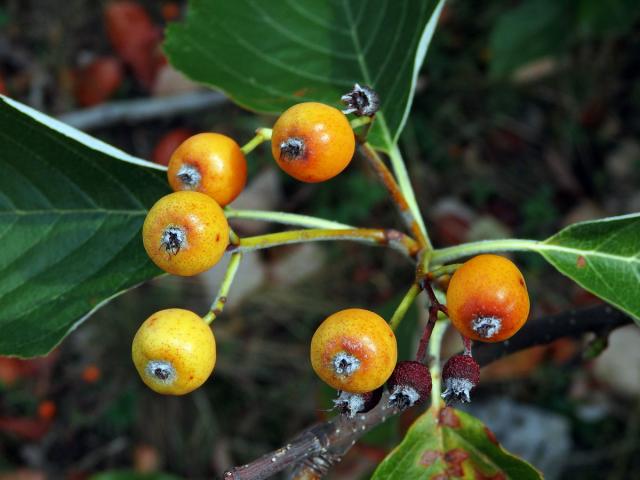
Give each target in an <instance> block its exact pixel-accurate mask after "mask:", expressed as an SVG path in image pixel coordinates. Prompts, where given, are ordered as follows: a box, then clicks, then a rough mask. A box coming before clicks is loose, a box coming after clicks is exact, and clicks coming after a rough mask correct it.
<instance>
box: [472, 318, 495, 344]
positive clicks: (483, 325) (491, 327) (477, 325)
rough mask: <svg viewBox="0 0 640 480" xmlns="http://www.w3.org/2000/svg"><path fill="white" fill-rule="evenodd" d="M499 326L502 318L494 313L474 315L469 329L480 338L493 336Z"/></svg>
mask: <svg viewBox="0 0 640 480" xmlns="http://www.w3.org/2000/svg"><path fill="white" fill-rule="evenodd" d="M501 328H502V319H500V317H496V316H495V315H491V316H489V315H488V316H481V317H475V318H474V319H473V320H471V329H472V330H473V331H474V332H476V333H477V334H478V335H480V336H481V337H482V338H487V339H489V338H493V337H494V336H496V335H497V334H498V332H500V329H501Z"/></svg>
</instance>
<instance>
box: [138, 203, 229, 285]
mask: <svg viewBox="0 0 640 480" xmlns="http://www.w3.org/2000/svg"><path fill="white" fill-rule="evenodd" d="M142 240H143V243H144V248H145V250H146V251H147V254H148V255H149V258H151V260H152V261H153V262H154V263H155V264H156V265H157V266H158V267H160V268H161V269H162V270H164V271H165V272H169V273H172V274H174V275H183V276H190V275H197V274H198V273H201V272H204V271H205V270H208V269H210V268H211V267H213V266H214V265H215V264H216V263H217V262H218V261H219V260H220V258H222V255H224V252H225V250H226V248H227V245H228V244H229V224H228V223H227V219H226V218H225V216H224V212H223V211H222V208H220V206H219V205H218V204H217V203H216V201H215V200H214V199H212V198H211V197H208V196H207V195H205V194H203V193H199V192H175V193H170V194H169V195H166V196H164V197H162V198H161V199H160V200H158V201H157V202H156V204H155V205H154V206H153V207H151V210H149V213H148V214H147V218H146V219H145V221H144V225H143V226H142Z"/></svg>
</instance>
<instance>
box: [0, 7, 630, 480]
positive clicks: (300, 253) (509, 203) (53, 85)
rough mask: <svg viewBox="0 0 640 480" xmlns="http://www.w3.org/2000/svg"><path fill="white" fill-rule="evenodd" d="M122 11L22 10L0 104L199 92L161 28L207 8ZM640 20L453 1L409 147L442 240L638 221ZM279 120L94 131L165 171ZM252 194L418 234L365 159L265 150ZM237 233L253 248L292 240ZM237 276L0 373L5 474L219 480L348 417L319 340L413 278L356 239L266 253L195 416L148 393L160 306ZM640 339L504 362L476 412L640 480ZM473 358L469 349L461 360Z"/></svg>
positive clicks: (238, 293)
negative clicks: (288, 156)
mask: <svg viewBox="0 0 640 480" xmlns="http://www.w3.org/2000/svg"><path fill="white" fill-rule="evenodd" d="M112 3H113V2H107V1H103V0H101V1H90V0H67V1H66V2H64V8H61V2H58V1H55V0H29V1H23V0H5V1H4V2H2V3H1V4H0V28H1V32H0V89H1V90H2V92H4V93H6V94H8V95H9V96H11V97H13V98H16V99H18V100H20V101H23V102H25V103H28V104H29V105H31V106H34V107H35V108H38V109H41V110H43V111H45V112H47V113H49V114H51V115H54V116H57V115H63V114H65V113H68V112H70V111H73V110H77V109H81V108H87V107H92V106H99V105H101V104H104V103H107V104H108V103H110V102H114V101H120V100H128V99H140V98H143V99H144V98H146V99H149V101H152V100H153V99H157V98H160V97H162V96H166V95H176V94H180V93H183V92H189V91H193V90H196V89H197V88H198V87H197V86H196V85H193V84H191V83H190V82H189V81H187V80H186V79H184V78H182V77H181V76H180V75H179V74H178V73H177V72H175V71H173V70H172V69H171V67H170V66H168V65H166V62H164V60H163V56H162V54H161V50H160V42H161V39H162V35H161V32H162V28H163V26H164V25H165V24H166V23H167V22H168V21H173V20H178V19H179V18H180V17H181V16H182V15H183V13H184V9H185V8H186V2H182V1H180V2H173V1H160V2H157V1H151V0H146V1H139V2H131V3H134V7H136V10H135V11H136V12H137V13H136V14H135V15H133V16H131V15H129V16H127V18H126V19H122V18H121V19H118V18H117V16H116V17H114V15H113V10H111V9H110V7H111V5H112ZM639 17H640V4H638V2H636V1H634V0H610V1H607V2H603V1H601V0H575V1H566V2H565V1H555V0H520V1H516V0H514V1H506V2H505V1H504V0H488V1H483V2H480V1H462V0H450V1H449V2H448V3H447V5H446V7H445V9H444V11H443V13H442V17H441V19H440V24H439V26H438V30H437V32H436V35H435V39H434V41H433V44H432V47H431V49H430V51H429V53H428V55H427V60H426V64H425V66H424V68H423V70H422V72H421V75H420V77H419V81H418V87H417V92H416V98H415V104H414V108H413V111H412V114H411V117H410V119H409V121H408V123H407V127H406V129H405V131H404V133H403V135H402V138H401V148H402V150H403V152H404V153H405V158H406V159H407V162H408V165H409V169H410V171H411V174H412V178H413V183H414V187H415V189H416V193H417V197H418V200H419V202H420V204H421V205H422V207H423V210H424V213H425V215H426V219H427V223H428V225H429V228H430V232H431V235H432V237H433V239H434V242H435V243H436V244H437V245H438V246H445V245H452V244H456V243H460V242H464V241H469V240H478V239H484V238H496V237H504V236H518V237H530V238H544V237H546V236H547V235H549V234H551V233H553V232H555V231H556V230H557V229H559V228H560V227H562V226H564V225H567V224H570V223H573V222H576V221H579V220H586V219H591V218H598V217H602V216H605V215H615V214H622V213H628V212H634V211H638V210H640V189H639V188H638V186H639V185H640V182H639V179H640V143H639V133H640V120H639V119H640V82H638V74H639V72H640V24H639ZM123 45H124V46H129V47H128V48H125V47H123ZM131 45H135V46H136V48H132V47H131ZM358 80H359V79H354V81H358ZM272 120H273V119H271V118H267V117H262V116H256V115H253V114H251V113H248V112H244V111H242V110H240V109H238V108H237V107H235V106H233V105H232V104H230V103H228V102H227V103H222V104H220V105H219V106H216V107H213V108H209V109H207V110H204V111H198V112H196V113H192V112H183V113H179V114H176V115H173V116H171V117H162V118H154V119H150V120H148V121H144V122H124V123H121V124H117V125H108V126H104V127H98V128H95V129H93V130H92V131H91V133H92V134H93V135H96V136H98V137H99V138H101V139H103V140H105V141H107V142H110V143H112V144H114V145H116V146H118V147H120V148H122V149H124V150H126V151H127V152H130V153H132V154H134V155H137V156H140V157H143V158H149V159H153V160H155V161H158V162H162V161H166V159H167V156H168V154H170V152H171V151H172V149H173V148H175V146H176V145H177V143H179V141H181V140H180V139H184V137H185V135H189V134H190V133H195V132H198V131H202V130H214V131H219V132H223V133H227V134H230V135H232V136H233V137H235V138H237V139H238V141H239V142H240V143H243V142H244V141H246V140H248V139H249V138H250V137H251V136H252V132H253V130H254V129H255V128H257V127H259V126H266V125H269V124H270V123H271V122H272ZM250 178H251V183H250V186H249V188H248V189H247V191H246V192H245V193H243V195H242V196H241V197H240V199H239V200H238V201H237V202H236V203H235V204H234V206H236V207H237V208H269V209H282V210H287V211H294V212H301V213H311V214H316V215H320V216H325V217H328V218H333V219H335V220H339V221H342V222H348V223H353V224H358V225H369V226H387V227H395V228H400V227H401V224H400V223H399V222H398V220H397V218H396V216H395V212H394V211H393V208H392V207H391V205H390V203H389V202H388V201H387V200H386V198H385V193H384V191H383V189H382V188H381V187H379V186H378V184H377V183H376V181H375V178H374V176H373V175H372V173H371V172H370V171H368V170H367V168H366V166H365V164H364V162H362V161H360V160H356V161H354V162H353V164H352V165H351V166H350V167H349V169H348V170H347V171H346V172H345V174H343V175H341V176H339V177H338V178H336V179H334V180H331V181H330V182H328V183H326V184H322V185H307V184H304V185H303V184H300V183H298V182H295V181H293V180H291V179H290V178H287V177H285V176H284V175H282V174H281V173H280V172H279V171H278V170H277V169H276V168H275V167H274V165H273V161H272V159H271V158H270V152H269V149H268V148H265V147H261V148H259V149H258V150H257V152H256V153H254V154H252V156H251V157H250ZM234 227H235V228H236V229H237V230H238V232H240V233H241V234H256V233H259V232H264V231H273V230H274V228H275V227H271V226H265V225H261V224H257V223H251V222H236V223H234ZM518 260H519V262H520V263H522V264H523V265H524V267H525V269H526V277H527V282H528V285H529V288H530V292H531V296H532V300H533V311H532V316H534V317H536V316H540V315H545V314H549V313H554V312H558V311H562V310H565V309H568V308H577V307H580V306H584V305H588V304H591V303H593V302H596V299H595V298H593V297H592V296H591V295H589V294H587V293H586V292H584V291H582V290H581V289H580V288H578V287H577V286H575V285H573V284H572V283H570V282H569V281H568V280H566V279H564V278H562V277H561V276H560V275H559V274H557V273H553V272H552V270H551V269H550V268H549V267H548V266H546V264H545V263H544V262H543V261H542V260H541V259H540V258H538V257H536V256H533V255H532V256H522V257H519V258H518ZM222 270H223V266H220V267H217V268H215V269H214V270H213V271H212V272H210V273H207V274H204V275H201V276H199V277H197V278H187V279H185V278H170V277H163V278H160V279H158V280H156V281H153V282H150V283H149V284H146V285H143V286H141V287H140V288H138V289H136V290H134V291H132V292H130V293H128V294H126V295H124V296H122V297H120V298H119V299H118V300H116V301H115V302H113V303H112V304H110V305H109V306H107V307H106V308H104V309H102V310H101V311H99V312H98V313H97V314H96V315H95V317H94V318H92V319H91V320H90V321H88V322H87V323H85V324H84V325H83V326H82V327H81V328H80V329H78V330H77V331H76V332H75V333H73V334H72V335H71V336H70V337H69V338H68V339H67V340H66V341H65V342H64V343H63V344H62V345H61V346H60V347H59V348H57V349H56V350H55V351H54V352H53V353H52V354H51V355H49V356H48V357H46V358H42V359H36V360H30V361H20V360H16V359H8V358H0V479H3V480H6V479H16V478H25V479H42V478H67V479H84V478H92V476H94V475H95V474H97V473H99V472H105V471H107V472H109V471H121V472H125V473H120V474H116V473H109V474H107V475H106V476H105V475H104V474H103V475H102V476H99V477H93V478H100V479H101V480H106V479H125V478H126V479H129V478H131V479H133V478H149V479H151V478H154V479H155V478H157V479H168V478H171V477H168V476H162V475H159V474H155V473H153V472H171V474H172V475H176V476H179V477H188V478H205V477H207V478H210V477H212V476H214V475H219V474H220V473H221V472H222V471H223V470H224V469H225V468H227V467H229V466H231V465H233V464H240V463H244V462H247V461H249V460H251V459H253V458H255V457H257V456H259V455H261V454H263V453H264V452H266V451H268V450H270V449H273V448H276V447H279V446H280V445H282V444H283V443H284V442H285V441H286V439H287V438H289V437H291V436H292V435H294V434H295V433H296V432H298V431H299V430H301V429H302V428H304V427H306V426H308V425H309V424H310V423H312V422H314V421H316V420H319V419H322V418H325V417H326V416H327V415H331V414H332V413H331V412H330V411H328V409H329V407H330V405H331V401H330V400H331V398H332V396H333V392H331V391H329V390H328V389H326V388H325V387H323V386H322V385H321V384H320V382H319V381H318V380H317V379H316V378H315V377H314V375H313V373H312V371H311V369H310V368H309V365H308V361H307V355H308V351H307V346H308V342H309V339H310V336H311V334H312V332H313V330H314V329H315V327H316V326H317V325H318V323H319V322H320V321H321V320H322V319H323V318H324V317H325V316H327V315H328V314H330V313H332V312H334V311H335V310H338V309H340V308H345V307H350V306H359V307H367V308H371V309H373V310H376V311H378V312H379V313H381V314H383V315H387V316H388V315H389V314H390V312H392V311H393V309H394V307H395V305H396V304H397V302H398V300H399V298H401V295H402V294H403V292H404V290H405V289H406V287H407V286H408V285H409V283H410V282H411V279H412V275H413V272H412V268H411V266H410V265H408V264H406V263H404V262H403V260H402V259H401V258H400V257H399V256H398V255H396V254H395V253H393V252H387V251H383V250H381V249H369V248H365V247H362V246H358V245H351V244H339V245H334V244H332V245H327V244H323V245H319V246H315V245H305V246H301V247H285V248H280V249H277V250H274V251H269V252H262V253H259V254H253V255H249V256H247V260H246V262H245V263H244V265H243V267H242V269H241V271H240V274H239V278H238V281H237V282H236V284H235V286H234V289H233V290H232V293H231V298H230V304H229V305H228V309H227V310H225V313H224V315H223V316H222V317H221V318H220V319H218V320H216V324H215V326H214V329H215V332H216V337H217V339H218V349H219V351H218V364H217V366H216V371H215V373H214V376H213V377H212V378H211V380H210V381H209V382H207V384H205V386H204V387H203V388H202V389H200V390H198V391H196V392H195V393H193V394H191V395H189V396H187V397H184V398H165V397H160V396H158V395H156V394H154V393H152V392H150V391H148V390H147V389H145V388H144V387H143V385H142V384H141V382H140V381H139V379H138V378H137V376H136V373H135V370H134V369H133V367H132V364H131V361H130V340H131V338H132V337H133V334H134V332H135V330H136V329H137V327H138V325H139V324H140V323H141V322H142V321H143V320H144V319H145V318H146V317H147V316H149V315H150V314H151V313H152V312H154V311H156V310H158V309H161V308H167V307H173V306H180V307H183V308H191V309H194V310H195V311H200V312H204V311H205V310H206V309H207V307H208V304H209V302H210V300H211V299H212V297H213V296H214V294H215V291H216V285H217V283H218V282H219V280H220V276H221V274H222ZM422 305H423V301H420V302H418V307H421V306H422ZM422 322H424V318H423V312H422V311H421V309H420V308H418V309H415V310H413V311H412V314H411V315H410V317H409V318H408V319H407V320H405V323H403V325H402V330H401V332H400V333H399V339H400V343H401V352H402V353H401V357H402V358H408V357H409V356H410V355H411V352H412V350H413V349H414V348H415V344H416V337H417V332H418V331H419V328H420V325H422ZM638 337H639V334H638V330H637V327H634V326H632V327H626V329H625V330H624V331H620V332H615V333H614V334H613V335H612V336H611V338H610V347H609V348H608V349H607V350H606V351H605V353H604V354H603V355H601V356H600V357H598V358H597V359H595V360H589V361H585V359H584V358H583V355H582V352H583V350H584V349H585V348H586V347H587V346H588V342H589V339H588V338H585V339H563V340H561V341H558V342H556V343H554V344H553V345H551V346H549V347H539V348H535V349H531V350H529V351H525V352H522V353H519V354H517V355H515V356H513V357H511V358H509V359H507V360H504V361H501V362H499V363H496V364H494V365H492V366H491V367H489V368H487V369H486V370H485V371H484V372H483V380H482V385H481V387H480V389H479V391H478V395H477V396H476V402H474V404H473V405H472V412H473V413H474V414H475V415H477V416H479V417H480V418H482V419H483V420H484V421H485V422H487V424H488V425H489V426H490V427H491V428H492V430H494V431H495V432H496V434H497V435H498V438H499V439H500V440H501V441H502V442H503V443H504V444H505V445H506V446H507V448H509V449H510V450H511V451H512V452H514V453H516V454H521V455H524V456H525V457H526V458H527V459H529V460H530V461H532V462H533V463H534V465H536V466H538V467H539V468H541V469H543V470H544V471H545V473H546V475H547V478H551V479H553V478H580V479H585V480H589V479H607V480H609V479H610V480H616V479H627V478H638V477H637V475H638V474H637V472H638V468H639V467H640V460H639V459H640V455H638V453H640V444H639V442H640V440H639V438H640V437H639V436H638V434H637V433H638V431H639V429H640V403H639V402H638V399H639V398H640V397H639V395H640V375H638V372H639V371H640V355H639V354H638V353H637V352H638V349H637V345H638V343H637V342H638V340H640V338H638ZM457 348H458V344H457V339H456V338H455V335H451V341H450V342H448V343H447V346H446V351H447V352H449V353H450V352H453V351H455V350H456V349H457ZM418 413H419V412H416V411H410V412H407V413H406V414H404V415H403V416H401V417H400V418H398V419H395V420H394V421H390V422H387V423H386V424H384V425H382V426H381V427H379V428H378V429H377V430H376V431H374V432H372V433H371V434H369V435H368V436H367V437H366V439H365V440H364V441H363V442H361V443H360V444H359V445H357V446H356V447H355V448H354V449H353V450H352V452H351V453H350V454H349V456H348V457H347V458H346V459H345V461H343V462H342V463H341V464H340V465H339V466H338V467H337V468H336V469H335V471H334V472H333V473H332V475H331V478H335V479H343V478H344V479H354V478H368V475H369V474H370V472H371V471H372V470H373V468H374V467H375V465H376V464H377V462H378V461H379V460H380V459H382V458H383V457H384V455H385V454H386V452H388V450H389V448H391V447H392V446H393V445H395V444H396V443H397V442H398V440H399V439H400V438H402V434H403V432H404V430H405V429H406V428H407V427H408V425H410V423H411V421H412V419H413V418H415V417H416V416H417V415H418ZM126 472H130V473H126ZM143 474H144V475H143Z"/></svg>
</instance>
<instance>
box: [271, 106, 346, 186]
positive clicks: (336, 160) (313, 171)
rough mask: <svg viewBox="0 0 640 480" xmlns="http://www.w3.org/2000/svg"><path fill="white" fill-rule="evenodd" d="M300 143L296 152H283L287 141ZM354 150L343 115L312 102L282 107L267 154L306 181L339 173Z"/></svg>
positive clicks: (331, 108) (281, 166)
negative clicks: (301, 146)
mask: <svg viewBox="0 0 640 480" xmlns="http://www.w3.org/2000/svg"><path fill="white" fill-rule="evenodd" d="M292 140H294V141H296V140H297V141H300V142H301V143H302V145H304V147H303V149H302V151H301V152H300V153H299V154H297V155H291V154H287V153H286V152H287V149H286V147H285V148H284V150H283V145H286V144H287V142H290V141H292ZM354 151H355V136H354V134H353V129H352V128H351V125H350V124H349V121H348V120H347V117H346V116H345V115H344V114H343V113H342V112H341V111H340V110H338V109H336V108H334V107H331V106H329V105H324V104H322V103H316V102H306V103H299V104H297V105H294V106H293V107H291V108H289V109H288V110H286V111H285V112H284V113H283V114H282V115H281V116H280V118H278V120H277V121H276V123H275V124H274V126H273V132H272V136H271V153H272V154H273V158H274V159H275V160H276V162H278V165H280V168H282V169H283V170H284V171H285V172H287V173H288V174H289V175H291V176H292V177H294V178H296V179H298V180H300V181H303V182H309V183H316V182H322V181H325V180H328V179H330V178H332V177H335V176H336V175H338V174H339V173H340V172H342V171H343V170H344V169H345V168H346V167H347V165H349V162H351V159H352V158H353V153H354Z"/></svg>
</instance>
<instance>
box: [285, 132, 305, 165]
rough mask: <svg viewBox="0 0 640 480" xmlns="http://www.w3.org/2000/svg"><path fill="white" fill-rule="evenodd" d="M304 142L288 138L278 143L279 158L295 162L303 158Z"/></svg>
mask: <svg viewBox="0 0 640 480" xmlns="http://www.w3.org/2000/svg"><path fill="white" fill-rule="evenodd" d="M304 150H305V146H304V140H303V139H302V138H298V137H290V138H287V139H286V140H284V141H283V142H282V143H280V158H284V159H286V160H296V159H298V158H302V157H303V156H304Z"/></svg>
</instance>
